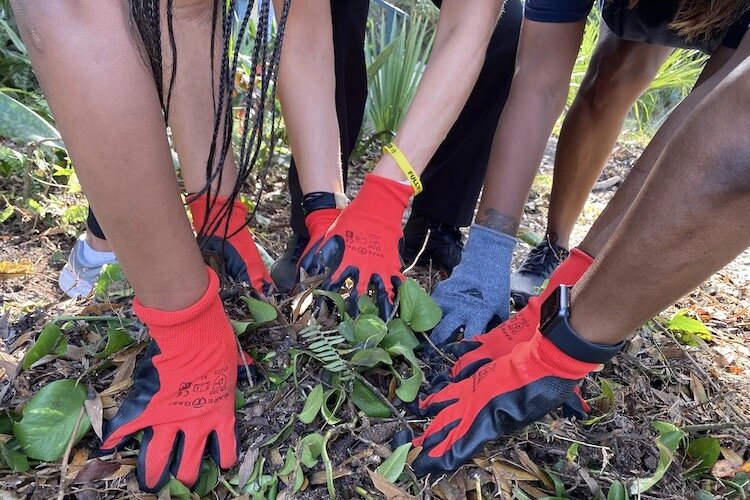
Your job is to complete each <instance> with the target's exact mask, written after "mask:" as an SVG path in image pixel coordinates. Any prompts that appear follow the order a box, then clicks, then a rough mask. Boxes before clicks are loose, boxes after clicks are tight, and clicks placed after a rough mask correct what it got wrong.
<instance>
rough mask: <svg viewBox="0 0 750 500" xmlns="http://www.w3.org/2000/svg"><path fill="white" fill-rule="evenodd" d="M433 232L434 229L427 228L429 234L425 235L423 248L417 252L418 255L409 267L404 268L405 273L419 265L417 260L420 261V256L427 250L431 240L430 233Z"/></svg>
mask: <svg viewBox="0 0 750 500" xmlns="http://www.w3.org/2000/svg"><path fill="white" fill-rule="evenodd" d="M431 232H432V229H428V230H427V234H426V235H425V238H424V243H422V248H420V249H419V252H417V256H416V257H414V262H412V263H411V264H410V265H409V267H407V268H406V269H404V273H403V274H406V273H408V272H409V271H411V270H412V269H414V268H415V267H416V266H417V262H419V258H420V257H421V256H422V254H423V253H424V251H425V250H427V243H428V242H429V241H430V233H431Z"/></svg>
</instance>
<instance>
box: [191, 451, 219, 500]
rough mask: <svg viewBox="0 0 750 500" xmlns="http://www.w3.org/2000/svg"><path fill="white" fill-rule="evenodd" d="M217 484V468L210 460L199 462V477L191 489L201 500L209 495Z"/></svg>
mask: <svg viewBox="0 0 750 500" xmlns="http://www.w3.org/2000/svg"><path fill="white" fill-rule="evenodd" d="M218 484H219V468H218V467H217V466H216V464H215V463H214V462H213V460H211V459H205V460H203V462H201V475H200V477H199V478H198V482H197V483H196V484H195V487H194V488H193V489H194V490H195V492H196V493H197V494H198V495H200V497H201V498H203V497H205V496H206V495H208V494H209V493H211V492H212V491H213V490H214V488H216V486H217V485H218Z"/></svg>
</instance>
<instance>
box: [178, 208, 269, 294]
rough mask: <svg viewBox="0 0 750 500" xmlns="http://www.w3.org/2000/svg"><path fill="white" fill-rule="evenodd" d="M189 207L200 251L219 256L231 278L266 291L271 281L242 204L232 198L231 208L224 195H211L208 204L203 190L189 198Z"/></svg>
mask: <svg viewBox="0 0 750 500" xmlns="http://www.w3.org/2000/svg"><path fill="white" fill-rule="evenodd" d="M188 207H189V208H190V213H191V215H192V217H193V227H194V228H195V230H196V231H197V232H198V233H199V235H200V236H199V238H198V242H199V244H200V246H201V250H202V251H203V252H204V253H207V254H209V255H214V254H215V255H218V256H220V257H221V260H220V261H221V262H223V263H224V267H225V269H226V272H227V274H229V276H231V277H232V278H233V279H235V280H237V281H245V282H247V283H250V284H251V285H252V287H253V288H254V289H255V291H256V292H258V293H259V294H264V293H266V292H267V291H268V287H269V286H270V285H271V283H272V282H273V280H272V279H271V275H270V274H269V273H268V269H267V268H266V265H265V264H264V263H263V259H262V258H261V256H260V252H259V251H258V247H257V246H256V244H255V239H254V238H253V233H251V232H250V229H249V228H248V227H247V208H245V205H244V204H243V203H242V202H241V201H240V200H235V201H234V203H233V204H232V205H231V207H230V206H229V199H228V198H227V197H226V196H212V197H211V206H210V207H208V198H207V196H206V194H205V193H203V194H201V195H199V196H192V197H188ZM206 221H208V223H207V224H206ZM202 233H205V234H202Z"/></svg>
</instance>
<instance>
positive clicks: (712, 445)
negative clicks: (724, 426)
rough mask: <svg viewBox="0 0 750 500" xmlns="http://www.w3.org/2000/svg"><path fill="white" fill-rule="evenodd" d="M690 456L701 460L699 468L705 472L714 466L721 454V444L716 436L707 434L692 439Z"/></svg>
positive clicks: (688, 452) (698, 460)
mask: <svg viewBox="0 0 750 500" xmlns="http://www.w3.org/2000/svg"><path fill="white" fill-rule="evenodd" d="M687 454H688V456H689V457H690V458H691V459H693V460H695V461H697V462H700V465H699V466H698V468H699V469H700V470H701V472H705V471H708V470H710V469H711V467H713V466H714V464H715V463H716V461H717V460H719V456H720V455H721V444H720V443H719V440H718V439H716V438H715V437H711V436H706V437H702V438H698V439H695V440H693V441H690V444H689V445H688V448H687Z"/></svg>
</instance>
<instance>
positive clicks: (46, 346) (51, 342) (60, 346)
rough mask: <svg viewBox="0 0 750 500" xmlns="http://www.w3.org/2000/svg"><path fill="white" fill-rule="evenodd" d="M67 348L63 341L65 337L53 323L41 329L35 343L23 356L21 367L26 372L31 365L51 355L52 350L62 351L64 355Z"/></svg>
mask: <svg viewBox="0 0 750 500" xmlns="http://www.w3.org/2000/svg"><path fill="white" fill-rule="evenodd" d="M67 347H68V343H67V341H66V340H65V336H64V335H63V332H62V330H61V329H60V327H59V326H57V325H56V324H54V323H50V324H48V325H47V326H45V327H44V328H42V331H41V333H40V334H39V337H38V338H37V339H36V342H34V345H32V346H31V347H30V348H29V350H28V351H27V352H26V356H24V358H23V363H21V366H22V367H23V369H24V370H28V369H29V368H31V365H33V364H34V363H36V362H37V361H39V360H40V359H42V358H43V357H44V356H46V355H47V354H49V353H51V352H52V351H53V350H55V352H58V353H59V352H60V351H62V352H63V354H64V353H65V350H67Z"/></svg>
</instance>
